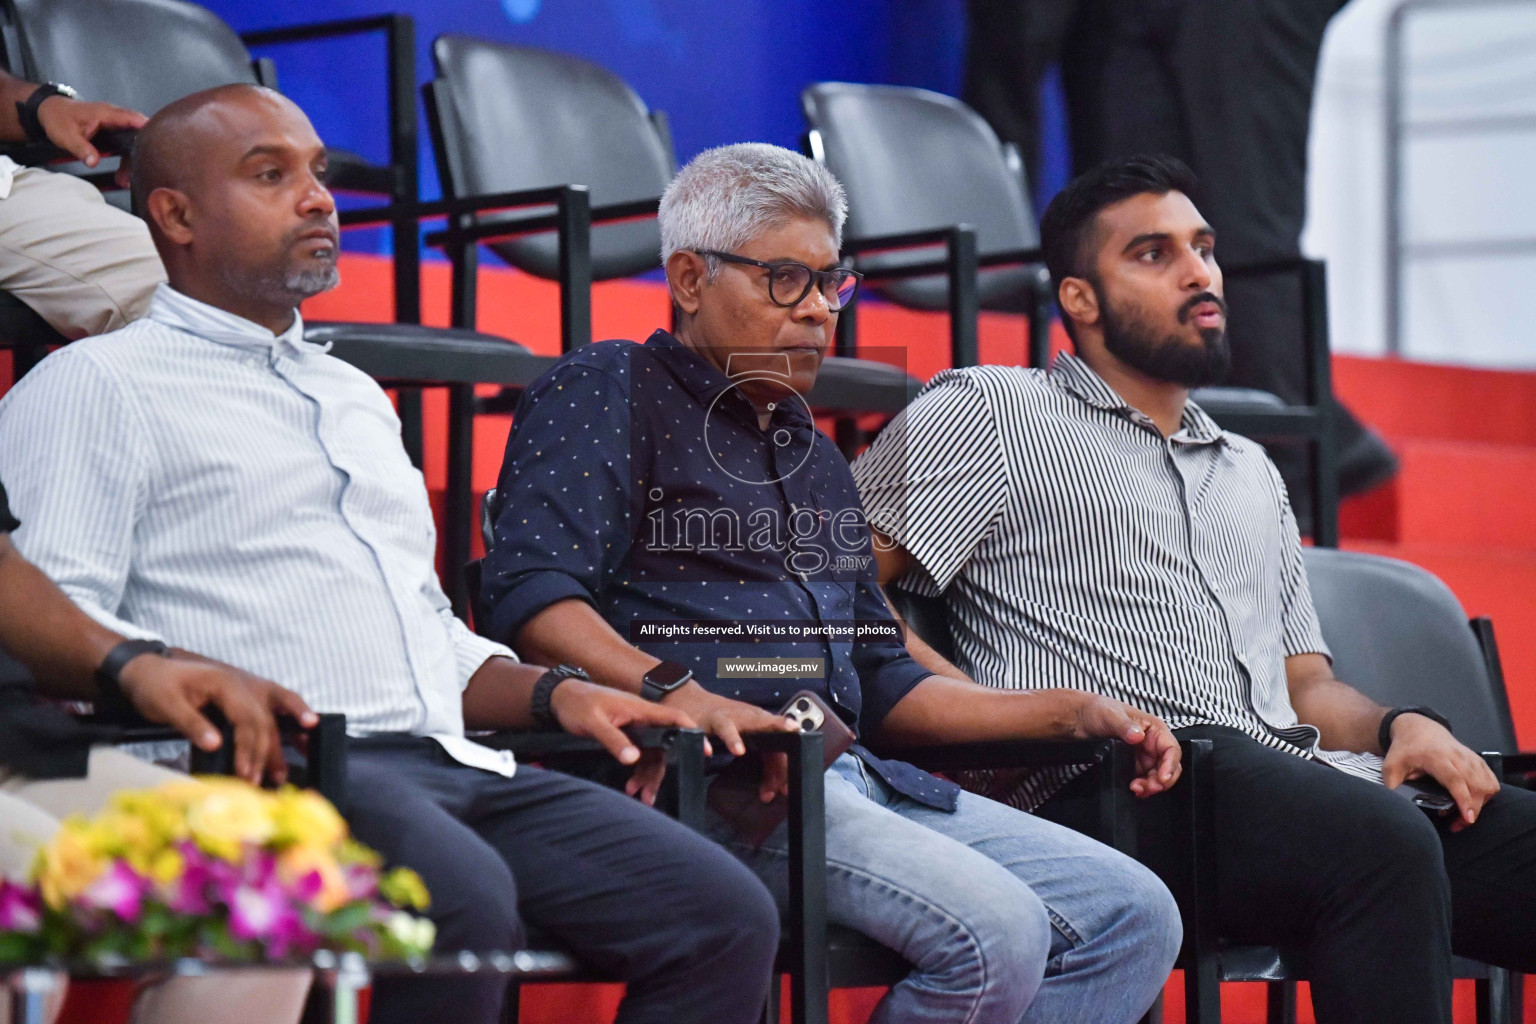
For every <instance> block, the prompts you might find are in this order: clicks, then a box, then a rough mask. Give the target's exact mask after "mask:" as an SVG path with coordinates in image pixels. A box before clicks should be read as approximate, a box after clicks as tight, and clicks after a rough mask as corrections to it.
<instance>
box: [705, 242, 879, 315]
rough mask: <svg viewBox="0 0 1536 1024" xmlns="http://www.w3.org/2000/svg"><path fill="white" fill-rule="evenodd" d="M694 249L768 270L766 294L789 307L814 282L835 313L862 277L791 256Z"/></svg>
mask: <svg viewBox="0 0 1536 1024" xmlns="http://www.w3.org/2000/svg"><path fill="white" fill-rule="evenodd" d="M693 251H694V252H696V253H698V254H699V255H700V256H713V257H714V258H715V259H717V260H724V261H725V262H727V263H739V264H741V265H743V266H748V267H762V268H763V269H764V270H766V271H768V297H769V298H770V299H772V300H773V304H774V305H775V306H785V307H791V308H792V307H794V306H798V305H800V303H802V302H804V301H805V297H806V296H807V295H809V294H811V286H812V285H815V286H816V287H817V288H819V289H821V297H822V298H824V299H826V300H827V309H829V310H830V311H832V312H833V313H836V312H838V311H839V310H841V309H842V308H843V307H844V306H846V305H848V303H850V302H852V301H853V294H854V292H856V291H858V290H859V282H860V281H862V280H863V279H864V275H863V274H861V273H859V272H858V271H857V270H849V269H848V268H847V267H833V268H832V269H831V270H812V269H811V268H810V267H808V266H806V265H805V264H804V263H796V262H795V261H793V260H784V261H782V262H778V263H764V262H763V261H762V260H753V259H748V258H747V257H745V256H737V255H736V254H735V253H731V252H721V251H720V250H718V249H695V250H693Z"/></svg>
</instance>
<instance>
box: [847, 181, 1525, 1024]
mask: <svg viewBox="0 0 1536 1024" xmlns="http://www.w3.org/2000/svg"><path fill="white" fill-rule="evenodd" d="M1195 188H1196V183H1195V181H1194V179H1193V175H1191V174H1190V172H1189V170H1188V168H1186V167H1185V166H1184V165H1183V164H1181V163H1179V162H1178V161H1176V160H1172V159H1169V158H1159V157H1137V158H1133V159H1129V160H1123V161H1119V162H1115V163H1111V164H1105V165H1103V166H1100V167H1098V168H1096V169H1094V170H1093V171H1090V172H1089V173H1087V174H1085V175H1084V176H1082V177H1081V178H1079V179H1077V180H1076V181H1074V182H1072V183H1071V184H1070V185H1069V186H1068V187H1067V188H1066V189H1065V190H1064V191H1063V192H1062V193H1061V194H1060V195H1059V196H1058V197H1057V198H1056V200H1055V201H1054V202H1053V203H1052V204H1051V206H1050V208H1049V209H1048V210H1047V211H1046V214H1045V218H1044V222H1043V223H1042V225H1041V228H1040V234H1041V239H1042V242H1043V246H1044V250H1045V259H1046V264H1047V266H1048V267H1049V268H1050V271H1051V276H1052V280H1053V281H1054V282H1055V284H1056V287H1057V301H1058V303H1059V305H1060V308H1061V311H1062V314H1063V320H1064V322H1065V324H1066V327H1067V331H1068V333H1069V334H1070V335H1071V337H1072V339H1073V343H1074V347H1075V349H1076V354H1075V355H1073V354H1066V353H1063V354H1062V355H1060V356H1059V357H1058V358H1057V359H1056V361H1055V362H1054V363H1053V364H1052V366H1051V368H1050V369H1049V370H1048V371H1041V370H1025V369H1020V368H1018V367H1010V366H982V367H974V368H971V369H966V370H959V371H948V372H945V373H941V374H939V375H938V376H937V377H935V378H934V379H933V381H932V382H930V383H929V385H928V387H927V388H926V389H925V390H924V391H923V393H922V394H921V395H920V396H919V397H918V398H917V399H916V400H915V401H914V402H913V404H912V405H911V406H910V407H909V408H908V409H907V410H906V411H905V412H904V413H903V414H902V415H901V416H900V417H898V418H897V419H896V420H895V421H893V422H892V423H891V425H890V426H889V427H888V428H887V429H886V430H885V432H884V433H882V435H881V436H880V438H879V439H878V440H877V441H876V443H875V444H874V445H873V446H872V447H871V449H870V450H869V451H868V452H867V453H866V454H865V455H864V456H862V457H861V458H860V460H859V461H858V462H857V463H856V464H855V465H854V476H855V478H856V480H857V481H858V484H859V489H860V493H861V496H862V497H863V500H864V505H865V510H866V512H867V514H868V515H869V518H870V521H871V523H872V524H873V526H874V527H875V529H876V531H877V533H876V542H875V552H876V556H877V558H878V559H879V560H880V578H881V581H882V582H890V581H899V582H901V583H902V584H903V585H904V586H906V587H909V588H911V589H913V590H916V591H918V592H922V593H928V594H930V595H936V594H943V595H944V597H945V599H946V605H947V608H948V611H949V617H950V622H951V626H952V628H953V631H954V634H955V646H956V648H957V651H958V661H959V663H960V664H959V669H961V670H963V671H964V672H965V673H968V674H969V675H970V676H972V677H973V678H974V679H975V680H976V681H977V682H979V683H983V684H986V685H988V686H993V687H998V688H1001V689H1024V690H1037V689H1041V688H1055V687H1070V688H1076V689H1082V690H1087V691H1089V692H1093V693H1098V694H1101V695H1103V696H1107V697H1111V698H1114V699H1117V700H1121V701H1125V702H1127V703H1129V704H1132V705H1135V706H1137V707H1141V708H1145V709H1146V710H1147V711H1149V712H1150V713H1152V714H1155V715H1159V716H1161V717H1162V718H1163V719H1164V720H1166V721H1167V722H1168V724H1169V725H1170V726H1171V727H1172V728H1173V729H1174V730H1175V734H1176V735H1178V736H1180V737H1199V738H1208V739H1210V740H1212V741H1213V747H1214V749H1213V760H1214V764H1215V772H1216V785H1215V790H1216V794H1215V802H1216V807H1215V814H1216V830H1217V835H1218V836H1219V841H1218V847H1217V853H1216V857H1217V868H1218V877H1217V884H1216V891H1217V893H1218V902H1219V907H1218V921H1219V923H1220V925H1221V927H1222V931H1223V934H1224V936H1225V937H1227V938H1229V939H1233V940H1237V941H1241V942H1257V943H1264V944H1275V945H1284V946H1288V947H1292V948H1296V949H1299V950H1300V951H1301V953H1302V954H1303V957H1304V961H1305V963H1306V968H1307V971H1308V977H1309V978H1310V980H1311V983H1312V999H1313V1004H1314V1007H1315V1009H1316V1012H1317V1019H1318V1020H1319V1021H1320V1022H1322V1024H1333V1022H1344V1021H1362V1020H1370V1021H1375V1022H1385V1021H1402V1022H1409V1021H1413V1022H1424V1021H1443V1022H1446V1024H1449V1021H1450V1020H1451V951H1452V949H1453V948H1454V949H1455V951H1456V952H1458V953H1461V954H1463V955H1467V956H1473V957H1477V958H1479V959H1483V960H1487V961H1490V962H1493V963H1497V964H1500V965H1505V966H1509V967H1513V968H1516V969H1518V970H1522V971H1527V970H1530V969H1531V968H1532V967H1536V956H1533V950H1536V943H1533V939H1536V888H1533V887H1532V886H1531V885H1530V884H1529V877H1530V876H1529V872H1528V869H1527V865H1529V864H1530V863H1531V858H1532V856H1533V854H1536V794H1533V793H1531V792H1528V791H1525V790H1518V789H1511V788H1509V787H1502V788H1501V787H1500V785H1499V782H1498V779H1496V778H1495V777H1494V775H1493V773H1492V772H1491V771H1490V770H1489V769H1488V767H1487V765H1485V764H1484V763H1483V761H1482V759H1481V758H1479V757H1478V756H1477V754H1475V753H1474V752H1473V751H1471V750H1469V749H1467V748H1466V747H1465V746H1463V745H1462V744H1461V743H1459V742H1457V741H1456V739H1455V738H1454V737H1453V736H1452V735H1451V733H1450V732H1449V731H1448V729H1447V728H1446V725H1445V722H1444V719H1441V718H1440V717H1439V716H1438V715H1437V714H1436V713H1435V712H1433V711H1432V710H1430V709H1428V708H1394V709H1388V708H1384V707H1380V706H1378V705H1376V704H1375V703H1373V702H1372V701H1370V700H1368V699H1366V698H1365V697H1364V696H1362V695H1361V694H1360V693H1358V692H1357V691H1355V690H1353V689H1351V688H1350V687H1348V686H1346V685H1345V684H1344V683H1341V682H1339V681H1338V680H1336V679H1335V678H1333V674H1332V671H1331V669H1330V664H1329V656H1328V648H1327V646H1326V645H1325V644H1324V642H1323V638H1322V636H1321V633H1320V631H1319V628H1318V622H1317V616H1316V613H1315V612H1314V610H1313V606H1312V597H1311V593H1310V591H1309V589H1308V585H1307V576H1306V570H1305V568H1304V566H1303V564H1302V559H1301V545H1300V540H1299V538H1298V535H1297V529H1296V521H1295V517H1294V516H1293V514H1292V512H1291V507H1290V503H1289V501H1288V500H1287V497H1286V493H1285V487H1284V485H1283V484H1282V482H1281V480H1280V476H1279V474H1278V473H1276V471H1275V469H1274V466H1273V465H1272V464H1271V463H1270V461H1269V459H1268V458H1266V456H1265V454H1264V450H1263V448H1261V447H1260V446H1259V445H1257V444H1255V443H1254V442H1252V441H1249V440H1248V439H1247V438H1243V437H1238V436H1236V435H1234V434H1229V433H1227V432H1225V431H1223V430H1221V428H1219V427H1218V426H1217V425H1216V424H1215V423H1214V422H1212V421H1211V419H1210V417H1209V416H1207V415H1206V414H1205V413H1204V412H1203V411H1202V410H1201V409H1200V408H1199V407H1198V406H1197V405H1195V404H1193V403H1192V402H1190V401H1189V392H1190V390H1191V389H1193V388H1197V387H1201V386H1204V385H1208V384H1213V383H1216V382H1217V381H1219V380H1221V378H1222V375H1223V374H1224V372H1225V370H1226V367H1227V364H1228V362H1229V358H1230V352H1229V348H1228V345H1227V339H1226V307H1225V304H1224V302H1223V298H1222V277H1221V268H1220V267H1219V266H1218V265H1217V262H1216V257H1215V246H1216V236H1215V232H1214V231H1213V230H1212V229H1211V227H1210V226H1209V225H1208V224H1207V223H1206V221H1205V220H1204V218H1202V217H1201V216H1200V212H1199V211H1198V210H1197V209H1196V208H1195V205H1194V203H1193V201H1192V200H1191V198H1190V197H1191V195H1193V194H1194V192H1195ZM908 646H909V649H910V650H912V651H913V653H914V655H915V656H917V657H918V658H919V660H922V661H923V662H924V664H925V665H926V666H927V667H929V668H931V669H933V670H934V671H944V669H943V668H942V665H943V663H942V660H941V659H938V658H937V656H936V655H934V654H933V653H932V652H931V651H926V650H924V649H923V648H922V647H921V646H920V645H917V644H914V643H910V642H909V645H908ZM1418 776H1430V777H1433V778H1434V779H1436V780H1438V781H1439V782H1440V783H1442V784H1443V785H1444V786H1445V788H1446V789H1447V790H1449V791H1450V793H1451V795H1452V796H1453V797H1454V798H1455V801H1456V805H1457V807H1456V814H1455V816H1454V817H1451V818H1446V819H1443V820H1439V821H1436V820H1432V819H1431V818H1430V817H1428V816H1426V815H1425V814H1424V812H1422V811H1420V810H1419V809H1418V808H1416V807H1415V806H1414V805H1413V804H1412V803H1410V802H1409V801H1408V800H1405V799H1402V797H1401V796H1399V795H1397V794H1394V793H1393V792H1391V788H1395V787H1396V786H1398V785H1399V784H1400V783H1402V782H1403V780H1404V779H1406V778H1412V777H1418ZM989 781H990V788H989V792H990V793H991V795H994V796H997V797H1000V798H1003V799H1006V800H1007V801H1008V802H1011V803H1013V804H1015V805H1016V806H1021V807H1029V808H1036V809H1038V810H1039V811H1040V812H1041V813H1043V814H1044V815H1045V816H1047V817H1054V818H1056V819H1058V820H1065V821H1071V820H1073V819H1074V818H1075V816H1076V815H1077V813H1079V808H1080V806H1081V799H1080V798H1081V796H1082V794H1083V790H1084V787H1085V786H1086V785H1087V783H1088V780H1087V778H1086V777H1083V778H1079V779H1077V780H1076V781H1071V777H1070V773H1068V772H1055V773H1052V774H1036V775H1033V776H1030V777H1027V778H1024V779H1019V780H1012V779H1011V780H1007V786H1006V792H1002V791H1000V790H1001V789H1002V788H1004V787H1001V786H999V784H998V780H996V779H993V780H989ZM1382 783H1385V785H1382ZM1389 787H1390V788H1389ZM1042 804H1043V806H1042ZM1137 814H1138V817H1139V828H1140V832H1139V835H1140V836H1141V838H1142V839H1143V858H1144V860H1146V862H1147V863H1148V864H1149V866H1151V867H1152V868H1153V869H1154V870H1156V871H1158V872H1159V874H1161V875H1162V876H1163V877H1165V878H1167V877H1171V872H1173V871H1174V870H1175V865H1174V864H1173V863H1172V858H1173V856H1174V855H1175V854H1176V853H1177V851H1178V843H1177V839H1176V836H1177V833H1176V832H1175V830H1174V822H1173V820H1172V818H1173V814H1174V808H1173V807H1172V806H1171V805H1170V803H1169V801H1167V800H1148V801H1139V802H1138V807H1137Z"/></svg>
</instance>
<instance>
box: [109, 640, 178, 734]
mask: <svg viewBox="0 0 1536 1024" xmlns="http://www.w3.org/2000/svg"><path fill="white" fill-rule="evenodd" d="M168 650H170V648H169V647H167V646H166V645H165V644H163V643H161V642H160V641H159V640H124V641H122V642H121V643H119V644H117V645H116V646H115V647H113V648H112V649H111V650H110V651H108V652H107V656H106V657H105V658H103V659H101V664H100V665H99V666H97V668H96V707H97V710H98V711H102V712H105V713H108V714H109V715H110V714H112V713H115V712H117V711H121V710H126V709H127V708H129V707H131V703H130V701H129V700H128V698H127V696H126V695H124V693H123V683H122V677H123V669H125V668H127V667H128V663H129V662H130V661H132V660H133V659H134V658H137V657H138V656H139V655H141V654H158V655H164V654H165V653H166V652H167V651H168Z"/></svg>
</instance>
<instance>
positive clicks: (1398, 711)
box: [1376, 704, 1451, 754]
mask: <svg viewBox="0 0 1536 1024" xmlns="http://www.w3.org/2000/svg"><path fill="white" fill-rule="evenodd" d="M1399 715H1423V716H1424V717H1425V718H1427V719H1429V720H1430V721H1431V722H1439V723H1440V724H1441V725H1443V726H1445V728H1446V730H1447V731H1449V730H1450V728H1451V723H1450V721H1449V720H1447V719H1446V717H1445V716H1444V715H1442V714H1441V713H1440V712H1438V711H1436V710H1435V709H1434V708H1427V707H1424V706H1423V705H1422V704H1415V705H1414V706H1412V707H1406V708H1393V709H1392V710H1391V711H1388V712H1387V713H1386V714H1385V715H1382V716H1381V725H1380V726H1378V727H1377V729H1376V742H1377V743H1379V744H1381V752H1382V753H1383V754H1385V753H1386V752H1387V748H1388V747H1390V746H1391V745H1392V723H1393V722H1395V721H1397V719H1398V716H1399Z"/></svg>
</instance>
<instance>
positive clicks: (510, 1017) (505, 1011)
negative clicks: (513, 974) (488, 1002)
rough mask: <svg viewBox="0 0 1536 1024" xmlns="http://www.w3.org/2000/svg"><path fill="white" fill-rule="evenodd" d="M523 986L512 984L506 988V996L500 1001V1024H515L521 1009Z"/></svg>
mask: <svg viewBox="0 0 1536 1024" xmlns="http://www.w3.org/2000/svg"><path fill="white" fill-rule="evenodd" d="M522 994H523V986H521V985H519V984H518V983H517V982H515V981H514V982H512V983H511V984H510V985H508V986H507V994H506V996H505V997H503V998H502V1001H501V1024H517V1017H518V1014H519V1012H520V1011H521V1009H522V1005H521V1004H522Z"/></svg>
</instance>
